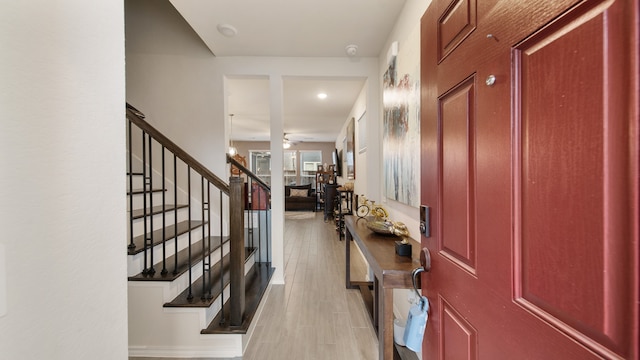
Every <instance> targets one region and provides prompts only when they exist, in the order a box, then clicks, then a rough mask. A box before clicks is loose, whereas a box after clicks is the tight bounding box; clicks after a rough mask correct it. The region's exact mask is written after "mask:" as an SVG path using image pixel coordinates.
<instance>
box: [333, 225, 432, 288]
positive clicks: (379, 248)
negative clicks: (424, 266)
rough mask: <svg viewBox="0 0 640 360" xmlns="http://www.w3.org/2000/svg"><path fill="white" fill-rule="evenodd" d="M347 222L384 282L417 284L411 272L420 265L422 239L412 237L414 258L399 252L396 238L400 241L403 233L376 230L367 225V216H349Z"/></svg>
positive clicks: (406, 285)
mask: <svg viewBox="0 0 640 360" xmlns="http://www.w3.org/2000/svg"><path fill="white" fill-rule="evenodd" d="M345 225H346V227H347V231H348V232H349V233H350V234H351V236H352V238H353V240H354V241H355V242H356V244H357V245H358V247H359V248H360V250H361V251H362V253H363V254H364V257H365V259H366V260H367V262H368V263H369V266H371V268H372V270H373V273H374V275H375V277H376V278H377V279H378V281H379V282H380V286H382V287H383V288H399V289H410V288H412V287H413V284H412V281H411V272H412V271H413V269H415V268H418V267H420V243H419V242H417V241H416V240H414V239H411V238H410V239H409V243H410V244H411V258H409V257H408V256H399V255H397V254H396V252H395V242H396V241H400V240H401V238H400V237H398V236H395V235H381V234H377V233H374V232H373V231H371V230H369V229H368V228H367V226H366V219H364V218H358V217H356V216H353V215H347V216H345ZM418 286H419V285H418Z"/></svg>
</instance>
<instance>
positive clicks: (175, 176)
mask: <svg viewBox="0 0 640 360" xmlns="http://www.w3.org/2000/svg"><path fill="white" fill-rule="evenodd" d="M176 158H177V157H176V154H175V153H174V154H173V201H174V202H175V203H176V205H177V204H178V164H177V161H176ZM173 219H174V220H173V235H174V236H173V237H174V239H173V244H174V249H175V250H174V251H175V252H174V254H175V256H174V257H173V260H174V265H173V275H178V211H177V209H176V211H174V213H173Z"/></svg>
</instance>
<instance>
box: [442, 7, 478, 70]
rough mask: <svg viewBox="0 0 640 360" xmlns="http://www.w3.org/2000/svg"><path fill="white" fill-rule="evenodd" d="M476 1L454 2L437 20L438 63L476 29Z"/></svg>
mask: <svg viewBox="0 0 640 360" xmlns="http://www.w3.org/2000/svg"><path fill="white" fill-rule="evenodd" d="M476 2H477V0H454V1H452V2H451V3H450V4H448V6H447V8H446V10H445V11H444V12H443V13H442V15H440V19H438V54H439V55H438V61H442V60H443V59H444V58H445V57H446V56H447V55H449V54H450V53H451V52H452V51H453V50H454V49H455V48H456V47H457V46H458V45H460V44H461V43H462V42H463V41H464V39H465V38H466V37H467V36H469V34H471V32H472V31H473V30H475V28H476V8H477V4H476Z"/></svg>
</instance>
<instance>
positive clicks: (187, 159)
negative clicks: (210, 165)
mask: <svg viewBox="0 0 640 360" xmlns="http://www.w3.org/2000/svg"><path fill="white" fill-rule="evenodd" d="M127 119H129V121H131V122H132V123H134V124H136V125H137V126H138V127H139V128H140V129H142V130H143V131H145V132H146V133H147V134H149V135H150V136H151V137H152V138H154V139H155V140H156V141H157V142H159V143H160V144H162V145H163V146H164V147H165V148H166V149H167V150H169V151H171V152H172V153H174V154H175V155H176V156H177V157H178V158H180V160H182V161H184V163H185V164H187V165H189V166H190V167H191V168H192V169H193V170H195V171H197V172H198V173H199V174H201V175H202V176H203V177H204V178H205V179H207V180H208V181H209V182H210V183H211V184H213V185H214V186H215V187H217V188H218V189H220V190H221V191H222V192H223V193H225V194H227V195H229V184H227V183H225V182H224V181H223V180H222V179H220V178H219V177H217V176H216V175H215V174H214V173H212V172H211V171H210V170H209V169H207V168H206V167H205V166H204V165H202V164H201V163H200V162H198V160H196V159H194V158H193V157H192V156H191V155H189V154H188V153H187V152H186V151H184V150H182V148H180V147H179V146H178V145H176V143H174V142H173V141H171V140H169V138H167V137H166V136H164V135H162V133H161V132H160V131H158V130H156V128H154V127H153V126H151V124H149V123H148V122H146V121H145V120H143V119H142V118H141V117H140V116H139V115H138V114H136V113H135V112H134V111H132V108H131V107H130V105H129V104H127Z"/></svg>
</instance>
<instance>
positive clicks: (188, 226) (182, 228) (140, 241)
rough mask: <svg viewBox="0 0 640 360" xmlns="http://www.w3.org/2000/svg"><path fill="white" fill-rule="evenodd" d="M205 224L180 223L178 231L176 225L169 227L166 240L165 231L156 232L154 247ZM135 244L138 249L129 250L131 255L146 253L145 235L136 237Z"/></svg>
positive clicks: (195, 222) (196, 221) (198, 221)
mask: <svg viewBox="0 0 640 360" xmlns="http://www.w3.org/2000/svg"><path fill="white" fill-rule="evenodd" d="M203 224H204V222H203V221H201V220H191V222H189V220H185V221H181V222H179V223H178V226H177V230H176V225H169V226H167V227H166V228H165V232H164V234H165V238H164V239H163V238H162V230H163V229H158V230H155V231H153V233H152V235H151V236H152V238H153V245H154V246H155V245H158V244H160V243H162V242H163V241H166V240H169V239H171V238H174V237H175V236H176V235H182V234H184V233H186V232H188V231H189V230H192V229H195V228H197V227H199V226H202V225H203ZM133 243H134V244H135V246H136V247H135V248H134V249H133V250H131V249H128V254H129V255H135V254H138V253H141V252H142V251H144V234H143V235H138V236H136V237H134V238H133Z"/></svg>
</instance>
